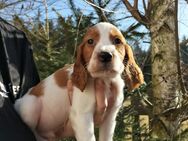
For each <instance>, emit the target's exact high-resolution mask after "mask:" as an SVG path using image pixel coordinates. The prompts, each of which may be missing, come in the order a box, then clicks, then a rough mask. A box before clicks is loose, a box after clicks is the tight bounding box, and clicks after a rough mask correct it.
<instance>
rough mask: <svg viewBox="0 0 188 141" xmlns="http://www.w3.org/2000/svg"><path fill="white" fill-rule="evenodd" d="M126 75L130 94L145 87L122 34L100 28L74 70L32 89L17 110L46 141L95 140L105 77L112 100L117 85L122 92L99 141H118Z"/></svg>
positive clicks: (89, 33)
mask: <svg viewBox="0 0 188 141" xmlns="http://www.w3.org/2000/svg"><path fill="white" fill-rule="evenodd" d="M123 72H125V85H127V86H128V87H129V90H132V89H134V88H136V87H138V86H139V85H140V84H141V83H143V75H142V72H141V70H140V69H139V67H138V66H137V64H136V63H135V60H134V58H133V53H132V50H131V48H130V47H129V46H128V45H127V43H126V41H125V39H124V37H123V35H122V34H121V32H120V31H119V30H118V29H117V28H116V27H115V26H113V25H112V24H109V23H98V24H96V25H95V26H93V27H91V28H89V29H88V30H87V32H86V34H85V36H84V39H83V42H82V43H81V45H80V46H79V48H78V51H77V58H76V62H75V64H74V66H69V67H64V68H62V69H60V70H58V71H56V72H55V73H54V74H52V75H50V76H49V77H48V78H46V79H45V80H43V81H42V82H40V83H39V84H38V85H37V86H35V87H33V88H31V89H30V90H29V91H28V93H27V94H26V95H25V96H23V98H21V99H19V100H17V101H16V103H15V109H16V110H17V112H18V113H19V114H20V116H21V118H22V119H23V121H24V122H25V123H26V124H27V125H28V126H29V127H30V128H31V129H32V130H33V132H34V133H35V135H36V137H37V139H38V140H40V141H52V140H56V139H59V138H64V137H68V136H75V137H76V139H77V141H95V140H96V139H95V135H94V125H95V123H94V119H93V117H94V112H95V110H96V109H95V108H96V98H95V88H94V80H95V79H96V78H100V79H101V80H102V81H103V82H104V84H105V91H104V94H105V96H106V97H107V98H108V97H110V96H111V95H112V94H114V93H113V92H111V85H112V84H113V87H115V89H116V96H114V97H115V99H114V103H113V105H112V107H110V108H108V110H106V111H105V112H106V113H105V115H106V116H105V119H104V121H103V122H102V123H101V124H100V126H99V141H112V140H113V139H112V138H113V132H114V128H115V118H116V115H117V112H118V110H119V108H120V107H121V105H122V102H123V88H124V81H123V79H122V73H123ZM68 80H72V82H73V87H74V91H73V95H72V100H71V101H72V104H70V99H69V95H68V94H67V87H66V86H67V81H68Z"/></svg>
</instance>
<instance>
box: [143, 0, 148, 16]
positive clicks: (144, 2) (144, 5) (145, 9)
mask: <svg viewBox="0 0 188 141" xmlns="http://www.w3.org/2000/svg"><path fill="white" fill-rule="evenodd" d="M142 3H143V7H144V11H145V14H146V12H147V7H146V1H145V0H142Z"/></svg>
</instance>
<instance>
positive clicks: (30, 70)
mask: <svg viewBox="0 0 188 141" xmlns="http://www.w3.org/2000/svg"><path fill="white" fill-rule="evenodd" d="M38 82H39V75H38V73H37V69H36V66H35V63H34V61H33V56H32V49H31V45H30V43H29V42H28V40H27V38H26V36H25V34H24V33H23V32H22V31H20V30H18V29H17V28H16V27H14V26H12V25H10V24H9V23H7V22H6V21H4V20H3V19H1V18H0V141H35V137H34V136H33V133H32V132H31V131H30V129H29V128H28V127H27V126H26V125H25V124H24V123H23V122H22V120H21V119H20V117H19V116H18V115H17V113H16V112H15V110H14V108H13V103H14V101H15V99H17V98H20V97H21V96H23V95H24V94H25V93H26V92H27V91H28V89H29V88H31V87H32V86H34V85H36V84H37V83H38Z"/></svg>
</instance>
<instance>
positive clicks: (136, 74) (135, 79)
mask: <svg viewBox="0 0 188 141" xmlns="http://www.w3.org/2000/svg"><path fill="white" fill-rule="evenodd" d="M125 52H126V55H125V60H124V61H125V62H124V63H125V82H126V85H127V86H128V90H129V91H131V90H133V89H135V88H138V87H139V86H140V85H141V84H143V83H144V76H143V73H142V71H141V69H140V68H139V66H138V65H137V64H136V62H135V59H134V56H133V52H132V49H131V47H130V46H129V45H128V44H126V45H125Z"/></svg>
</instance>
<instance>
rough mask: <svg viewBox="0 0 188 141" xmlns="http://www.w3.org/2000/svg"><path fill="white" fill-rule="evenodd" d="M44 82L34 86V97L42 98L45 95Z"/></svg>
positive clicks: (31, 93) (32, 91)
mask: <svg viewBox="0 0 188 141" xmlns="http://www.w3.org/2000/svg"><path fill="white" fill-rule="evenodd" d="M43 84H44V82H43V81H41V82H40V83H38V84H37V85H36V86H34V87H33V88H32V89H31V91H30V93H29V94H30V95H34V96H37V97H39V96H42V95H43V94H44V85H43Z"/></svg>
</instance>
